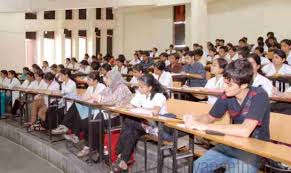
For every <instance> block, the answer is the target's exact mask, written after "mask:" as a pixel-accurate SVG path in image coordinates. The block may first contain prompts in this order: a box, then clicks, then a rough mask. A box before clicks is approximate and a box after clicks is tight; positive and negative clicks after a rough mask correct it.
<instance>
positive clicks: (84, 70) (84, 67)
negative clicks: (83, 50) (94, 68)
mask: <svg viewBox="0 0 291 173" xmlns="http://www.w3.org/2000/svg"><path fill="white" fill-rule="evenodd" d="M90 72H91V67H90V65H89V63H88V61H86V60H82V61H81V63H80V68H79V70H78V73H81V74H89V73H90Z"/></svg>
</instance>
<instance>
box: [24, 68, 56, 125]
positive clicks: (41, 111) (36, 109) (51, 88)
mask: <svg viewBox="0 0 291 173" xmlns="http://www.w3.org/2000/svg"><path fill="white" fill-rule="evenodd" d="M54 78H55V76H54V75H53V74H52V73H51V72H48V73H46V74H45V75H44V77H43V80H44V81H45V83H46V87H45V88H42V89H41V90H42V91H47V92H57V91H59V90H60V85H59V83H57V82H56V81H55V80H54ZM52 101H53V100H51V102H52ZM48 106H49V103H48V97H47V96H44V95H42V94H38V95H36V96H35V98H34V101H33V102H32V105H31V117H30V121H29V122H28V123H26V124H27V125H30V126H31V127H32V129H33V127H35V126H39V124H37V123H36V120H37V117H38V118H39V119H40V120H42V121H46V112H47V109H48Z"/></svg>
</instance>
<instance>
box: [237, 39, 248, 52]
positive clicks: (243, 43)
mask: <svg viewBox="0 0 291 173" xmlns="http://www.w3.org/2000/svg"><path fill="white" fill-rule="evenodd" d="M238 44H239V48H240V49H248V50H249V47H248V43H247V41H246V40H245V39H243V38H242V39H240V40H239V41H238Z"/></svg>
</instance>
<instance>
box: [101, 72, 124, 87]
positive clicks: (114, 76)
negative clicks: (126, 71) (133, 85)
mask: <svg viewBox="0 0 291 173" xmlns="http://www.w3.org/2000/svg"><path fill="white" fill-rule="evenodd" d="M103 81H104V83H105V84H106V86H107V87H110V88H116V87H118V86H119V85H120V84H122V83H124V80H123V78H122V75H121V73H120V72H119V71H117V70H111V71H109V72H108V73H107V74H106V76H104V78H103Z"/></svg>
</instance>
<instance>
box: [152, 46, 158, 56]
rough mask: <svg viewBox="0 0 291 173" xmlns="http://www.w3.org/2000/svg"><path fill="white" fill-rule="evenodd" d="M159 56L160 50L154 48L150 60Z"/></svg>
mask: <svg viewBox="0 0 291 173" xmlns="http://www.w3.org/2000/svg"><path fill="white" fill-rule="evenodd" d="M157 56H158V48H156V47H153V49H152V51H151V53H150V58H155V57H157Z"/></svg>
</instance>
